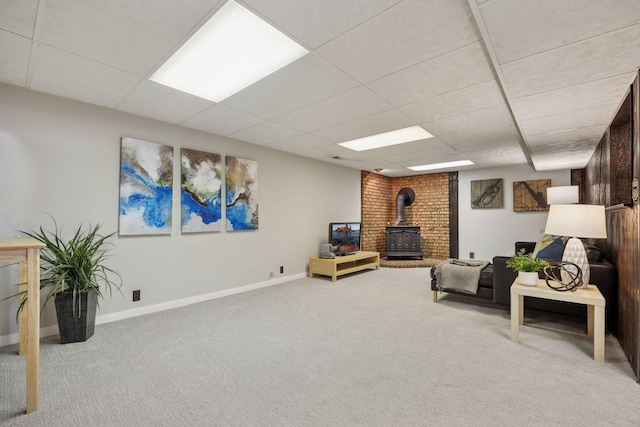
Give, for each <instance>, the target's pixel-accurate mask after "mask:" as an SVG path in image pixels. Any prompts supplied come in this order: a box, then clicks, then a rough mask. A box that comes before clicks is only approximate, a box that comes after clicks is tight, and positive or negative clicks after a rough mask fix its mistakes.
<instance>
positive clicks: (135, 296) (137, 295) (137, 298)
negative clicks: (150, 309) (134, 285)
mask: <svg viewBox="0 0 640 427" xmlns="http://www.w3.org/2000/svg"><path fill="white" fill-rule="evenodd" d="M133 300H134V301H140V289H138V290H135V291H133Z"/></svg>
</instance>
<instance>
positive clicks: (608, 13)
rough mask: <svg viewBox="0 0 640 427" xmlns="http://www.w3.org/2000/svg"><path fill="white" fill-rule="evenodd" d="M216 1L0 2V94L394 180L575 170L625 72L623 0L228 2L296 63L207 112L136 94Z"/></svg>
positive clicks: (630, 25) (638, 17) (636, 40)
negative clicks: (112, 112) (298, 50)
mask: <svg viewBox="0 0 640 427" xmlns="http://www.w3.org/2000/svg"><path fill="white" fill-rule="evenodd" d="M224 1H225V0H194V1H189V2H183V1H178V0H161V1H156V0H153V1H152V0H140V1H135V2H130V1H126V0H112V1H109V2H87V1H85V0H55V1H54V0H39V1H38V0H22V1H2V2H1V8H2V13H0V59H1V60H0V82H2V83H5V84H11V85H16V86H22V87H25V88H27V89H31V90H36V91H41V92H46V93H50V94H54V95H58V96H62V97H66V98H71V99H75V100H78V101H81V102H86V103H91V104H95V105H100V106H103V107H107V108H113V109H117V110H120V111H124V112H127V113H131V114H136V115H140V116H143V117H149V118H152V119H155V120H160V121H164V122H168V123H174V124H179V125H181V126H184V127H189V128H193V129H198V130H201V131H204V132H209V133H213V134H219V135H224V136H228V137H231V138H235V139H238V140H242V141H246V142H249V143H252V144H257V145H262V146H266V147H269V148H273V149H276V150H281V151H287V152H292V153H295V154H298V155H301V156H306V157H311V158H314V159H318V160H321V161H325V162H330V163H334V164H341V165H344V166H346V167H351V168H357V169H363V170H369V171H374V170H380V172H379V173H381V174H383V175H387V176H403V175H416V174H419V173H422V172H413V171H411V170H409V169H407V166H415V165H417V164H427V163H434V162H439V161H452V160H464V159H468V160H471V161H473V162H474V163H475V164H474V165H473V166H470V167H465V169H466V168H484V167H496V166H504V165H510V164H524V163H530V164H531V166H532V167H533V168H535V169H536V170H553V169H567V168H574V167H575V168H582V167H584V166H585V164H586V162H587V161H588V159H589V158H590V156H591V154H592V153H593V150H594V148H595V146H596V145H597V143H598V141H599V140H600V138H601V137H602V134H603V132H604V129H605V128H606V126H607V124H608V123H610V121H611V119H612V117H613V114H614V113H615V109H616V108H617V106H618V105H619V103H620V101H621V100H622V97H623V96H624V94H625V92H626V90H627V89H628V87H629V84H630V83H631V81H632V79H633V77H634V75H635V72H636V70H637V68H638V67H639V66H640V2H638V1H637V0H563V1H561V2H559V1H555V0H540V1H535V2H532V1H529V0H430V1H425V0H350V1H344V0H326V1H315V0H269V1H264V0H237V1H238V2H239V3H240V4H242V5H243V6H245V7H246V8H248V9H249V10H251V11H252V12H254V13H255V14H257V15H258V16H260V17H261V18H263V19H264V20H265V21H267V22H268V23H270V24H271V25H273V26H275V27H276V28H278V29H279V30H280V31H282V32H283V33H284V34H286V35H288V36H290V37H292V38H293V39H294V40H295V41H296V42H298V43H300V44H301V45H303V46H304V47H306V48H307V49H308V50H309V51H310V53H309V54H307V55H306V56H304V57H302V58H300V59H298V60H297V61H295V62H293V63H291V64H289V65H288V66H286V67H284V68H282V69H281V70H279V71H276V72H274V73H273V74H271V75H269V76H267V77H265V78H264V79H262V80H260V81H258V82H256V83H254V84H253V85H251V86H249V87H247V88H245V89H244V90H242V91H240V92H238V93H237V94H235V95H232V96H231V97H229V98H227V99H225V100H223V101H222V102H221V103H219V104H215V103H213V102H211V101H207V100H204V99H201V98H198V97H195V96H192V95H188V94H185V93H181V92H178V91H176V90H174V89H170V88H167V87H165V86H162V85H159V84H157V83H154V82H151V81H149V80H148V78H149V76H150V75H151V74H152V73H153V72H154V71H155V70H156V69H157V68H158V67H159V66H160V65H161V64H162V62H163V61H164V60H165V59H166V58H167V57H168V56H169V55H170V54H171V53H172V52H174V51H175V50H176V49H177V48H178V47H179V46H180V45H181V44H182V43H183V42H184V41H185V40H186V39H187V38H188V37H189V36H190V35H191V34H193V33H194V32H195V31H196V30H197V29H198V28H199V26H200V25H202V24H203V23H204V22H206V20H207V19H208V18H209V17H210V16H211V15H212V14H213V13H215V11H217V10H218V9H219V8H220V7H221V6H222V5H223V4H224ZM414 125H420V126H422V127H424V128H425V129H426V130H428V131H429V132H431V133H432V134H433V135H434V136H435V138H433V139H431V140H423V141H415V142H412V143H407V144H400V145H396V146H392V147H387V148H383V149H377V150H370V151H362V152H355V151H351V150H348V149H346V148H344V147H341V146H339V145H337V144H338V143H339V142H343V141H346V140H350V139H356V138H361V137H364V136H369V135H373V134H377V133H381V132H387V131H391V130H395V129H399V128H403V127H408V126H414Z"/></svg>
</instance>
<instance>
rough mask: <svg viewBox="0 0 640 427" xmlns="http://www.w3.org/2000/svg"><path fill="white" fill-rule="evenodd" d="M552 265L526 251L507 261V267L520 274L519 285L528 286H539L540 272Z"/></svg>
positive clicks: (521, 250) (521, 251) (522, 250)
mask: <svg viewBox="0 0 640 427" xmlns="http://www.w3.org/2000/svg"><path fill="white" fill-rule="evenodd" d="M549 265H550V264H549V262H548V261H545V260H543V259H540V258H536V257H534V256H533V254H531V253H526V251H525V250H524V249H520V251H519V252H518V253H517V254H515V255H514V256H512V257H511V258H509V259H508V260H507V267H509V268H511V269H513V270H514V271H517V272H518V283H520V284H521V285H526V286H538V272H539V271H540V270H542V269H543V268H545V267H548V266H549Z"/></svg>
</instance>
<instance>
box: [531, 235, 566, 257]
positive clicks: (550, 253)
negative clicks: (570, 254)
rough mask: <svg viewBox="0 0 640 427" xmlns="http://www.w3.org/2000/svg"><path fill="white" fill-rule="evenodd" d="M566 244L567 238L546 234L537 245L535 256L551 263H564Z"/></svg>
mask: <svg viewBox="0 0 640 427" xmlns="http://www.w3.org/2000/svg"><path fill="white" fill-rule="evenodd" d="M566 244H567V238H566V237H565V236H551V235H549V234H545V235H544V236H543V237H542V239H540V241H539V242H538V243H537V244H536V248H535V249H534V251H533V256H534V257H536V258H541V259H546V260H550V261H562V254H564V247H565V245H566Z"/></svg>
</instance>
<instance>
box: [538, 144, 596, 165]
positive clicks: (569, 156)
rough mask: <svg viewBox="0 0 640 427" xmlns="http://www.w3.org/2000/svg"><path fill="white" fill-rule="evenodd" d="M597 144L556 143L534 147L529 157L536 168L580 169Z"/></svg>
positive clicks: (587, 160)
mask: <svg viewBox="0 0 640 427" xmlns="http://www.w3.org/2000/svg"><path fill="white" fill-rule="evenodd" d="M596 145H597V142H596V143H591V142H581V143H576V144H571V145H565V144H558V145H548V146H544V147H536V148H534V149H533V150H532V153H531V159H532V160H533V163H534V165H535V168H536V170H540V171H543V170H553V169H581V168H583V167H584V165H585V164H587V163H588V162H589V159H590V158H591V156H592V155H593V150H594V149H595V147H596Z"/></svg>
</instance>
